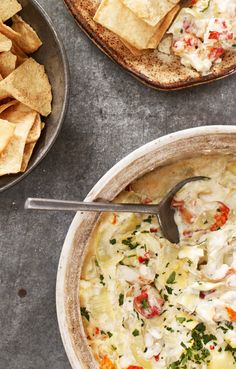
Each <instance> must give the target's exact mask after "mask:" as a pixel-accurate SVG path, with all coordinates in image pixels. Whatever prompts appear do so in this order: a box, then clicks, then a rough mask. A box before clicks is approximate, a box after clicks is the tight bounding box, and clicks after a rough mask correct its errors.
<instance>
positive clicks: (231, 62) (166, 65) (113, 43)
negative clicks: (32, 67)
mask: <svg viewBox="0 0 236 369" xmlns="http://www.w3.org/2000/svg"><path fill="white" fill-rule="evenodd" d="M64 1H65V3H66V5H67V7H68V9H69V11H70V12H71V14H72V15H73V16H74V17H75V20H76V21H77V23H78V25H79V27H80V28H81V29H82V30H83V31H84V32H85V33H86V34H87V36H88V37H89V38H90V39H91V40H92V41H93V42H94V43H95V44H96V45H97V46H98V47H99V48H100V49H101V50H102V51H103V52H104V53H105V54H107V55H108V56H109V57H110V58H111V59H112V60H114V61H115V62H117V63H118V64H119V65H120V66H121V67H123V68H124V69H125V70H126V71H127V72H129V73H131V74H132V75H133V76H134V77H136V78H137V79H139V80H140V81H141V82H143V83H145V84H147V85H149V86H150V87H153V88H156V89H161V90H177V89H182V88H187V87H191V86H194V85H199V84H203V83H208V82H211V81H214V80H216V79H220V78H224V77H227V76H229V75H231V74H233V73H235V72H236V53H235V52H229V53H227V54H226V55H225V57H224V60H223V62H222V63H221V64H218V65H215V66H214V68H213V69H212V72H211V73H210V74H209V75H207V76H204V77H203V76H201V75H200V74H199V73H198V72H196V71H194V70H193V69H190V68H187V67H184V66H183V65H181V63H180V59H179V58H178V57H176V56H174V55H165V54H162V53H160V52H158V51H155V52H151V53H148V54H146V55H143V56H134V55H132V54H131V52H130V51H129V50H128V49H127V48H126V47H125V46H124V45H123V44H122V42H121V41H120V39H119V37H118V36H116V35H115V34H114V33H112V32H110V31H108V30H107V29H105V28H104V27H102V26H101V25H99V24H97V23H96V22H94V21H93V17H94V15H95V12H96V10H97V8H98V5H99V0H64Z"/></svg>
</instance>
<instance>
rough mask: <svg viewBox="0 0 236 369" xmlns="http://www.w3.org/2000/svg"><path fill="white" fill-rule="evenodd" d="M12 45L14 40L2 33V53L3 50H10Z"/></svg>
mask: <svg viewBox="0 0 236 369" xmlns="http://www.w3.org/2000/svg"><path fill="white" fill-rule="evenodd" d="M11 47H12V41H11V40H10V39H9V38H7V37H6V36H4V35H3V34H2V33H0V53H2V52H3V51H10V50H11Z"/></svg>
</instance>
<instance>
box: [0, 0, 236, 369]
mask: <svg viewBox="0 0 236 369" xmlns="http://www.w3.org/2000/svg"><path fill="white" fill-rule="evenodd" d="M39 2H40V3H41V4H42V5H43V6H44V8H45V9H46V10H47V11H48V13H49V14H50V16H51V17H52V19H53V21H54V22H55V24H56V26H57V29H58V30H59V32H60V34H61V35H62V38H63V40H64V43H65V47H66V50H67V53H68V57H69V61H70V67H71V99H70V108H69V111H68V114H67V118H66V121H65V124H64V127H63V130H62V132H61V134H60V137H59V138H58V140H57V142H56V144H55V146H54V148H53V149H52V150H51V152H50V153H49V155H48V156H47V157H46V159H44V160H43V162H42V163H41V164H40V165H39V166H38V168H37V169H36V170H35V171H34V172H33V173H32V174H31V175H30V176H28V177H27V178H26V179H25V180H24V181H23V182H21V183H20V184H18V185H17V186H16V187H15V188H13V189H11V190H9V191H8V192H6V193H4V194H2V195H1V196H0V369H49V368H50V369H69V368H70V365H69V362H68V360H67V358H66V355H65V352H64V349H63V345H62V343H61V339H60V334H59V331H58V326H57V319H56V310H55V281H56V271H57V264H58V259H59V255H60V250H61V247H62V244H63V240H64V237H65V235H66V232H67V229H68V227H69V224H70V222H71V220H72V217H73V215H72V214H58V213H37V212H34V213H28V212H25V211H24V210H23V202H24V200H25V198H26V197H27V196H45V197H50V196H52V197H55V198H56V197H57V198H68V199H83V198H84V197H85V195H86V193H87V192H88V191H89V190H90V189H91V187H92V186H93V185H94V184H95V183H96V182H97V180H98V179H99V178H100V177H101V176H102V175H103V174H104V173H105V172H106V171H107V170H108V169H109V168H110V167H111V166H113V165H114V164H115V163H116V162H117V161H118V160H119V159H121V158H122V157H123V156H125V155H126V154H128V153H129V152H131V151H132V150H133V149H135V148H137V147H139V146H140V145H142V144H144V143H146V142H148V141H150V140H153V139H154V138H156V137H159V136H161V135H163V134H166V133H169V132H173V131H176V130H179V129H184V128H188V127H193V126H201V125H210V124H235V117H236V104H235V102H234V98H235V84H236V76H234V77H231V78H229V79H226V80H222V81H218V82H216V83H214V84H211V85H209V86H203V87H197V88H194V89H191V90H187V91H182V92H172V93H164V92H157V91H154V90H151V89H149V88H148V87H145V86H143V85H141V84H140V83H139V82H137V81H136V80H135V79H133V78H132V77H131V76H129V75H128V74H126V73H125V72H124V71H123V70H121V69H120V68H119V66H117V65H115V64H113V63H112V62H111V61H110V60H109V59H108V58H107V57H106V56H105V55H103V54H102V53H101V52H100V51H99V50H98V49H97V48H96V47H95V46H94V45H93V44H92V43H91V42H90V40H88V39H87V38H86V36H85V35H83V34H82V32H81V31H80V30H79V29H78V28H77V26H76V24H75V23H74V21H73V19H72V18H71V17H70V15H69V14H68V12H67V10H66V8H65V7H64V4H63V1H62V0H50V1H48V0H39ZM20 289H25V290H26V291H27V294H26V296H25V297H20V296H19V293H18V292H19V290H20Z"/></svg>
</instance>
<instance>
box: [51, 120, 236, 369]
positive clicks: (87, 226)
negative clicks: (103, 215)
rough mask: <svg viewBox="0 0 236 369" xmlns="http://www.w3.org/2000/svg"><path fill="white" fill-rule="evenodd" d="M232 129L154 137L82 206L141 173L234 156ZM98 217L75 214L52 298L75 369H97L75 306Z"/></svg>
mask: <svg viewBox="0 0 236 369" xmlns="http://www.w3.org/2000/svg"><path fill="white" fill-rule="evenodd" d="M235 142H236V126H208V127H200V128H192V129H188V130H184V131H179V132H176V133H173V134H170V135H167V136H164V137H161V138H158V139H156V140H154V141H152V142H150V143H148V144H146V145H144V146H142V147H141V148H140V149H138V150H136V151H134V152H132V153H131V154H130V155H128V156H127V157H126V158H124V159H123V160H121V161H120V162H119V163H118V164H116V165H115V166H114V167H113V168H112V169H111V170H110V171H109V172H107V174H105V176H104V177H103V178H102V179H101V180H100V181H99V182H98V183H97V184H96V185H95V187H94V188H93V189H92V190H91V192H90V193H89V194H88V196H87V197H86V201H94V200H95V199H98V198H100V199H104V200H109V201H111V200H113V199H114V198H115V197H116V196H117V195H118V194H119V193H120V192H121V191H122V190H123V189H125V187H126V186H127V185H128V184H130V183H131V182H133V181H134V180H136V179H137V178H139V177H141V176H143V175H144V174H146V173H148V172H150V171H152V170H154V169H156V168H158V167H160V166H163V165H166V164H170V163H174V162H176V161H179V160H181V159H186V158H190V157H194V156H198V155H200V154H203V155H209V154H228V153H232V154H235V153H236V144H235ZM98 217H99V214H96V213H81V212H78V213H77V214H76V216H75V218H74V220H73V222H72V224H71V226H70V229H69V231H68V234H67V237H66V240H65V243H64V246H63V249H62V253H61V258H60V262H59V267H58V275H57V287H56V299H57V316H58V322H59V327H60V332H61V336H62V340H63V343H64V346H65V350H66V353H67V355H68V358H69V360H70V363H71V366H72V368H73V369H80V368H81V369H82V368H83V369H94V368H98V365H97V363H96V362H95V360H94V358H93V355H92V352H91V350H90V348H89V346H88V344H87V339H86V336H85V333H84V329H83V325H82V320H81V316H80V306H79V305H80V304H79V283H80V273H81V268H82V266H83V260H84V257H85V255H86V251H87V249H86V245H87V241H88V239H89V236H90V233H91V231H92V229H93V228H94V226H95V224H96V221H97V219H98Z"/></svg>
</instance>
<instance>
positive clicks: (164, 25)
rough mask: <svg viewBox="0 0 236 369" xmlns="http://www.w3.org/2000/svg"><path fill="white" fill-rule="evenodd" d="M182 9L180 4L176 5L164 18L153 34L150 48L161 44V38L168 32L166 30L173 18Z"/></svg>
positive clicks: (148, 46) (149, 44)
mask: <svg viewBox="0 0 236 369" xmlns="http://www.w3.org/2000/svg"><path fill="white" fill-rule="evenodd" d="M179 11H180V5H176V6H175V7H174V8H173V9H171V11H170V12H169V13H168V14H167V15H166V16H165V18H164V19H163V20H162V22H161V24H160V26H159V28H158V29H157V31H156V33H155V34H154V35H153V37H152V38H151V40H150V41H149V43H148V45H147V48H148V49H156V48H157V46H158V45H159V44H160V42H161V40H162V39H163V37H164V36H165V34H166V31H167V30H168V29H169V27H170V26H171V24H172V22H173V20H174V19H175V17H176V15H177V14H178V12H179Z"/></svg>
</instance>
